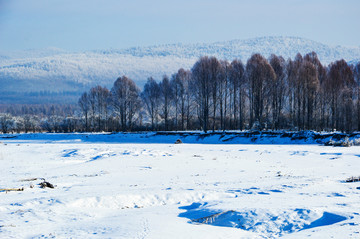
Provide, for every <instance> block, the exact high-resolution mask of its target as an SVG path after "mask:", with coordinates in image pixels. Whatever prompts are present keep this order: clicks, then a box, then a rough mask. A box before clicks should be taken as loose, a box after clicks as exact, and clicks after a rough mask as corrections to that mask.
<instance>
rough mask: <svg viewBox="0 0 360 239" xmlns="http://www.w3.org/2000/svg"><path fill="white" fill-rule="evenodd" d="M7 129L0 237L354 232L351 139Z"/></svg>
mask: <svg viewBox="0 0 360 239" xmlns="http://www.w3.org/2000/svg"><path fill="white" fill-rule="evenodd" d="M0 136H1V135H0ZM12 136H13V135H3V136H1V137H0V141H1V143H0V164H1V181H0V189H5V188H8V189H9V188H22V187H23V188H24V191H9V192H4V191H1V190H0V238H278V237H281V238H305V237H310V238H359V237H360V234H359V233H360V226H359V224H360V209H359V208H360V200H359V199H360V190H359V188H360V182H353V183H346V182H345V180H346V179H347V178H349V177H351V176H356V177H357V176H359V168H360V150H359V147H357V146H353V147H329V146H322V145H319V144H315V143H314V142H312V144H294V143H293V144H276V145H275V144H240V143H239V142H237V141H233V142H232V143H226V144H224V143H223V142H220V141H219V140H218V138H216V137H218V136H216V137H213V138H209V140H208V141H201V140H199V141H196V140H193V139H191V138H189V140H188V141H187V137H185V138H183V142H184V143H183V144H174V143H173V142H174V141H175V140H176V137H177V136H174V135H173V136H166V135H162V136H157V137H151V136H152V134H151V133H142V134H109V135H106V134H20V135H14V136H16V137H13V138H12ZM284 142H285V141H284ZM263 143H265V142H263ZM278 143H279V142H278ZM34 178H38V179H37V180H33V179H34ZM40 178H44V179H45V180H46V181H47V182H50V183H52V184H54V185H55V188H54V189H51V188H40V187H39V185H38V183H40V182H42V179H40ZM31 180H33V181H31ZM31 184H32V185H33V186H34V187H33V188H31V187H30V185H31Z"/></svg>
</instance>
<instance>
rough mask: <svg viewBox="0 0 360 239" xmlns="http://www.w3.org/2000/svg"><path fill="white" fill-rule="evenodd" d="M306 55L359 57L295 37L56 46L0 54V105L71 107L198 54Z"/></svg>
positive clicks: (359, 52)
mask: <svg viewBox="0 0 360 239" xmlns="http://www.w3.org/2000/svg"><path fill="white" fill-rule="evenodd" d="M311 51H315V52H316V53H317V54H318V57H319V59H320V60H321V62H322V63H323V64H329V63H330V62H333V61H336V60H339V59H345V60H346V61H348V62H350V63H355V62H357V61H359V59H360V47H342V46H335V47H333V46H328V45H324V44H321V43H319V42H315V41H311V40H307V39H303V38H298V37H261V38H253V39H248V40H232V41H225V42H216V43H211V44H208V43H207V44H205V43H204V44H168V45H160V46H149V47H135V48H128V49H122V50H95V51H87V52H77V53H74V52H67V51H65V50H61V49H57V48H48V49H42V50H29V51H17V52H7V53H0V86H1V87H0V103H43V102H44V101H48V102H50V103H61V102H64V103H71V102H74V103H75V102H77V98H78V97H79V95H80V94H81V93H82V92H83V91H85V90H88V89H89V88H90V87H92V86H95V85H103V86H107V87H109V88H111V86H112V84H113V82H114V81H115V80H116V78H118V77H119V76H122V75H126V76H128V77H130V78H131V79H133V80H134V81H135V82H136V83H137V85H138V86H139V87H142V86H143V84H144V83H145V81H146V79H147V78H148V77H150V76H152V77H154V78H155V79H156V80H160V79H161V77H162V76H163V75H164V74H167V75H171V74H173V73H175V72H176V71H177V70H178V69H179V68H185V69H190V68H191V67H192V65H193V64H194V63H195V62H196V60H197V59H198V58H199V57H200V56H203V55H208V56H216V57H217V58H219V59H227V60H229V61H231V60H233V59H235V58H237V59H241V60H242V61H243V62H244V63H246V61H247V59H248V58H249V57H250V56H251V55H252V54H253V53H260V54H262V55H263V56H265V57H269V56H270V55H271V54H276V55H281V56H283V57H284V58H285V59H288V58H294V57H295V55H296V54H297V53H298V52H299V53H301V54H302V55H304V54H307V53H309V52H311Z"/></svg>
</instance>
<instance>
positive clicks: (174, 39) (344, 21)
mask: <svg viewBox="0 0 360 239" xmlns="http://www.w3.org/2000/svg"><path fill="white" fill-rule="evenodd" d="M359 9H360V1H359V0H222V1H219V0H151V1H149V0H128V1H125V0H0V51H14V50H27V49H43V48H52V47H55V48H61V49H64V50H68V51H85V50H96V49H123V48H128V47H137V46H152V45H160V44H171V43H184V44H187V43H211V42H217V41H227V40H234V39H248V38H254V37H263V36H297V37H303V38H307V39H310V40H315V41H318V42H321V43H324V44H329V45H333V46H334V45H342V46H360V30H359V29H360V14H359Z"/></svg>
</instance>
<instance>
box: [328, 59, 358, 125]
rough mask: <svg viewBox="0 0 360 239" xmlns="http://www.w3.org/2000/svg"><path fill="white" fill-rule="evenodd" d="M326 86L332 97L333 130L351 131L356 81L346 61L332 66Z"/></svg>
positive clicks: (337, 62) (340, 61)
mask: <svg viewBox="0 0 360 239" xmlns="http://www.w3.org/2000/svg"><path fill="white" fill-rule="evenodd" d="M326 85H327V90H328V91H329V94H330V97H331V98H330V102H331V112H332V128H333V129H339V130H342V131H344V130H347V131H350V130H351V128H352V111H353V89H354V86H355V80H354V76H353V72H352V71H351V68H350V67H349V66H348V64H347V63H346V61H344V60H339V61H336V62H335V63H332V64H331V65H330V71H329V76H328V78H327V84H326Z"/></svg>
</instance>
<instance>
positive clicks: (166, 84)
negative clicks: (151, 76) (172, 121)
mask: <svg viewBox="0 0 360 239" xmlns="http://www.w3.org/2000/svg"><path fill="white" fill-rule="evenodd" d="M159 88H160V93H161V101H162V113H161V115H162V117H163V118H164V121H165V130H169V114H170V107H171V103H172V101H173V98H174V95H173V92H172V87H171V85H170V80H169V77H167V76H166V75H164V77H163V79H162V81H161V82H160V84H159Z"/></svg>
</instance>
